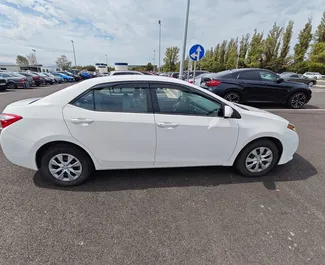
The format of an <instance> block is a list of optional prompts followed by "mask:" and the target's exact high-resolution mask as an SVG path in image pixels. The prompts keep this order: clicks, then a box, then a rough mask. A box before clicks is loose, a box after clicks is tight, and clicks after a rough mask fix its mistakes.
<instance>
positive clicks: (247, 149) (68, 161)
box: [0, 75, 299, 186]
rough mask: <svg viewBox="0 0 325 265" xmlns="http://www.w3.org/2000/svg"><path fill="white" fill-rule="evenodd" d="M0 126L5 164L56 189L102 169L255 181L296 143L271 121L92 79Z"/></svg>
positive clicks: (184, 91) (211, 101)
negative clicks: (209, 171)
mask: <svg viewBox="0 0 325 265" xmlns="http://www.w3.org/2000/svg"><path fill="white" fill-rule="evenodd" d="M0 120H1V124H2V128H3V129H2V133H1V135H0V143H1V147H2V150H3V152H4V154H5V156H6V157H7V158H8V160H9V161H11V162H12V163H14V164H17V165H20V166H22V167H26V168H30V169H34V170H39V171H40V174H41V175H42V176H43V177H45V178H48V179H50V180H51V181H53V182H54V183H55V184H58V185H63V186H73V185H78V184H81V183H82V182H84V181H85V180H86V179H88V178H89V177H90V176H91V174H92V172H93V171H94V170H109V169H131V168H160V167H192V166H216V165H220V166H234V167H235V168H236V169H237V170H238V171H239V173H240V174H241V175H243V176H246V177H260V176H263V175H265V174H267V173H269V172H270V171H271V170H272V169H273V168H274V167H275V166H276V165H281V164H285V163H287V162H288V161H290V160H291V159H292V158H293V154H294V153H295V152H296V150H297V148H298V142H299V140H298V135H297V133H296V130H295V126H294V125H292V124H291V123H290V122H288V121H287V120H285V119H283V118H281V117H279V116H277V115H274V114H271V113H269V112H266V111H263V110H260V109H256V108H253V107H248V106H244V105H240V104H235V103H232V102H229V101H227V100H225V99H223V98H221V97H219V96H217V95H215V94H213V93H212V92H210V91H208V90H205V89H203V88H200V87H198V86H196V85H193V84H190V83H188V82H186V81H182V80H178V79H172V78H168V77H160V76H149V75H125V76H123V75H122V76H109V77H102V78H94V79H89V80H86V81H84V82H81V83H78V84H75V85H73V86H70V87H68V88H66V89H63V90H60V91H58V92H56V93H53V94H51V95H49V96H46V97H44V98H34V99H25V100H21V101H17V102H15V103H12V104H10V105H8V106H7V107H6V108H5V110H4V112H3V113H2V114H1V117H0ZM22 131H23V132H24V133H23V134H22V133H21V132H22Z"/></svg>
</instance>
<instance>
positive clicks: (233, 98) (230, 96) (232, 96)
mask: <svg viewBox="0 0 325 265" xmlns="http://www.w3.org/2000/svg"><path fill="white" fill-rule="evenodd" d="M224 98H225V99H226V100H228V101H230V102H234V103H239V102H240V95H239V94H238V93H237V92H228V93H226V95H225V96H224Z"/></svg>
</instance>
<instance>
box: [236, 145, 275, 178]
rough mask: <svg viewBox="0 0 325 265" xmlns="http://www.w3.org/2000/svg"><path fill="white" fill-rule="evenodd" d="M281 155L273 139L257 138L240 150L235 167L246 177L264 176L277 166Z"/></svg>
mask: <svg viewBox="0 0 325 265" xmlns="http://www.w3.org/2000/svg"><path fill="white" fill-rule="evenodd" d="M279 155H280V152H279V149H278V147H277V146H276V145H275V144H274V143H273V142H272V141H271V140H268V139H260V140H256V141H254V142H252V143H250V144H248V145H247V146H246V147H245V148H244V149H243V150H242V151H241V152H240V154H239V155H238V157H237V159H236V162H235V167H236V169H237V170H238V171H239V172H240V174H241V175H243V176H244V177H262V176H264V175H266V174H268V173H269V172H270V171H271V170H272V169H273V168H274V167H275V165H276V164H277V162H278V160H279Z"/></svg>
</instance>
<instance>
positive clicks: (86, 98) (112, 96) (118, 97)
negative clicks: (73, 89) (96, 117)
mask: <svg viewBox="0 0 325 265" xmlns="http://www.w3.org/2000/svg"><path fill="white" fill-rule="evenodd" d="M73 105H75V106H77V107H80V108H84V109H88V110H95V111H104V112H137V113H147V112H148V103H147V92H146V89H145V88H141V87H134V86H130V87H128V86H126V85H124V86H113V87H105V88H101V89H94V90H92V91H90V92H88V93H87V94H85V95H83V96H82V97H80V98H79V99H77V100H76V101H75V102H74V103H73Z"/></svg>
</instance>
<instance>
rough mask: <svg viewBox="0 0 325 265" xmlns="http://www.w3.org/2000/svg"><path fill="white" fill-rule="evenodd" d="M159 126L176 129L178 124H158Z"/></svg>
mask: <svg viewBox="0 0 325 265" xmlns="http://www.w3.org/2000/svg"><path fill="white" fill-rule="evenodd" d="M157 126H158V127H160V128H175V127H177V126H178V124H177V123H174V122H158V123H157Z"/></svg>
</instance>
